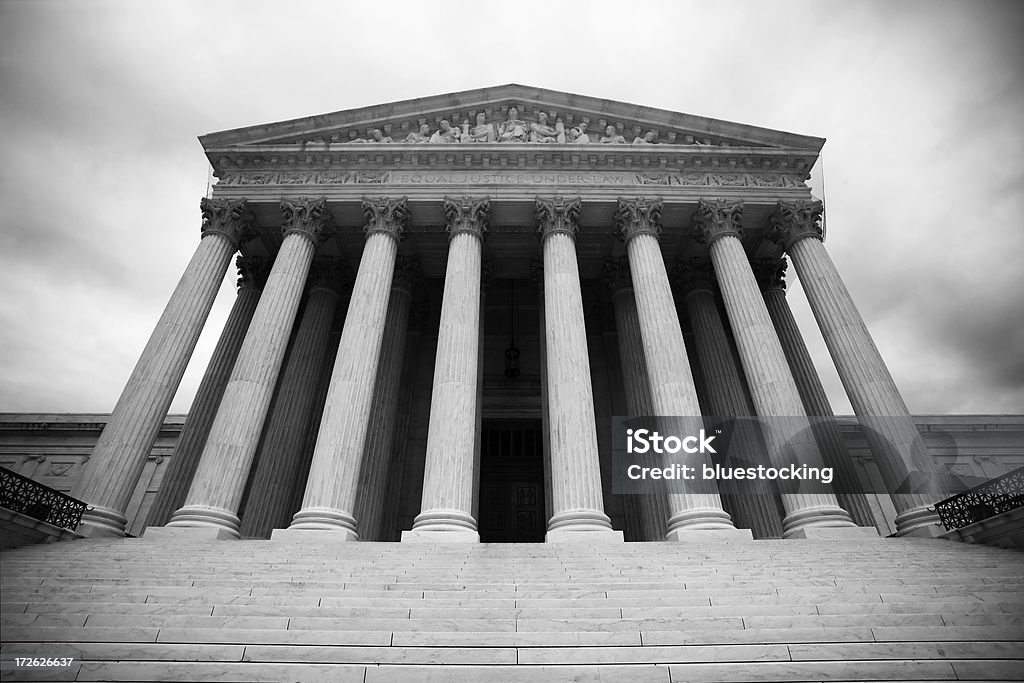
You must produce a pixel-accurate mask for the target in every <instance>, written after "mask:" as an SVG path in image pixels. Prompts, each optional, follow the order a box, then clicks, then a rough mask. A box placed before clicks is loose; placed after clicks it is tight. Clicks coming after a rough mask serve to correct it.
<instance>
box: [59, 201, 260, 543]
mask: <svg viewBox="0 0 1024 683" xmlns="http://www.w3.org/2000/svg"><path fill="white" fill-rule="evenodd" d="M200 209H201V210H202V213H203V226H202V239H201V240H200V241H199V246H198V247H197V248H196V251H195V254H194V255H193V256H192V260H191V261H189V264H188V266H187V267H186V268H185V272H184V273H183V274H182V276H181V280H180V281H179V282H178V286H177V287H176V288H175V290H174V293H173V294H172V295H171V299H170V301H169V302H168V303H167V307H166V308H165V309H164V312H163V315H161V316H160V320H159V321H158V322H157V324H156V329H154V330H153V334H152V335H151V336H150V338H149V342H148V343H147V344H146V348H145V349H144V350H143V351H142V356H141V357H140V358H139V361H138V363H136V365H135V369H134V370H133V371H132V374H131V377H129V378H128V383H127V384H126V385H125V388H124V391H123V392H122V393H121V398H119V399H118V401H117V405H116V406H115V407H114V412H113V413H112V414H111V416H110V420H109V421H108V422H107V425H106V427H104V429H103V433H102V434H100V438H99V441H98V442H97V443H96V446H95V447H94V448H93V450H92V454H91V455H90V457H89V462H88V463H87V464H86V466H85V470H84V471H83V472H82V476H81V477H80V478H79V479H78V481H77V482H76V484H75V486H74V488H72V490H71V495H72V496H74V497H75V498H77V499H79V500H81V501H84V502H85V503H87V504H88V506H89V507H88V508H87V509H86V511H85V514H84V515H83V516H82V522H81V524H80V525H79V527H78V529H77V532H78V533H79V534H81V535H83V536H124V533H125V525H126V523H127V519H126V518H125V515H124V513H125V510H126V509H127V507H128V503H129V501H130V500H131V496H132V493H133V492H134V491H135V487H136V485H137V484H138V481H139V477H140V476H141V475H142V470H143V468H144V467H145V466H146V459H147V458H148V457H149V452H150V449H152V447H153V442H154V441H155V440H156V436H157V434H158V433H159V432H160V427H161V426H163V422H164V418H166V417H167V410H168V409H169V408H170V406H171V401H172V400H173V399H174V394H175V392H177V390H178V385H179V384H180V383H181V377H182V375H184V374H185V368H186V367H187V366H188V361H189V358H191V357H192V351H194V350H195V346H196V342H198V341H199V335H200V334H201V333H202V331H203V325H205V324H206V318H207V316H209V314H210V309H211V308H212V307H213V301H214V299H215V298H216V296H217V290H218V289H220V285H221V282H223V280H224V274H225V273H226V272H227V269H228V265H229V264H230V262H231V255H232V254H234V253H235V252H236V251H237V250H238V246H239V243H240V242H241V241H242V240H243V239H246V238H247V237H248V236H249V235H250V234H251V231H252V229H253V227H254V224H253V223H254V221H253V216H252V212H251V211H249V208H248V205H247V204H246V202H245V200H214V199H206V198H204V199H202V200H200Z"/></svg>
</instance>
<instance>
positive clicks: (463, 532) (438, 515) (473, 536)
mask: <svg viewBox="0 0 1024 683" xmlns="http://www.w3.org/2000/svg"><path fill="white" fill-rule="evenodd" d="M402 542H403V543H406V542H408V543H479V542H480V532H478V531H477V530H476V520H475V519H473V516H472V515H469V514H466V513H465V512H463V511H462V510H427V511H426V512H421V513H420V514H418V515H416V519H415V520H413V523H412V530H411V531H403V532H402Z"/></svg>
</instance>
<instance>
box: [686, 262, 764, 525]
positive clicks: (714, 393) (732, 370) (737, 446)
mask: <svg viewBox="0 0 1024 683" xmlns="http://www.w3.org/2000/svg"><path fill="white" fill-rule="evenodd" d="M707 269H710V267H709V266H708V267H707V268H701V267H700V266H696V267H695V266H692V265H691V266H687V270H689V271H690V272H689V274H688V275H684V277H685V278H686V280H687V281H686V282H685V284H684V287H683V289H684V290H686V294H685V295H684V301H685V302H686V312H687V314H688V316H689V319H690V327H691V328H692V329H693V340H694V344H695V346H696V351H697V358H698V359H699V360H700V370H701V372H702V373H703V375H704V386H705V398H706V399H707V402H708V406H707V408H708V410H710V412H711V414H712V415H714V416H718V417H743V416H749V415H751V410H750V408H749V407H748V403H747V397H746V394H745V393H744V391H743V381H742V380H741V379H740V373H739V368H737V367H736V361H735V359H734V357H733V354H732V350H731V349H730V347H729V339H728V336H727V335H726V332H725V325H724V324H723V323H722V318H721V316H720V315H719V313H718V306H717V305H716V304H715V295H714V294H713V293H712V290H711V289H710V287H711V286H712V285H711V282H710V280H709V278H708V277H707V276H708V273H707V272H706V270H707ZM695 271H696V272H695ZM702 271H703V272H702ZM730 449H731V450H732V451H733V452H736V453H741V454H743V455H744V456H745V459H747V460H748V461H749V462H752V464H754V465H759V464H765V465H766V464H768V462H767V461H768V454H767V453H766V452H765V450H764V444H762V443H761V442H760V440H759V439H758V438H757V435H756V434H754V433H753V432H752V431H751V430H749V429H739V430H736V431H735V432H734V433H733V440H732V442H731V446H730ZM766 484H767V482H748V485H747V486H744V487H743V491H737V492H735V493H733V494H732V495H731V496H730V499H729V500H728V502H729V503H730V504H731V505H732V509H734V510H735V512H736V517H737V519H736V520H735V521H736V522H737V523H738V524H740V525H741V526H745V525H749V528H750V529H751V530H752V531H753V532H754V535H755V536H756V537H757V538H770V537H780V536H782V520H781V519H780V518H779V514H778V507H777V505H776V503H775V500H774V499H773V497H772V495H771V490H772V487H770V486H767V485H766ZM755 487H756V488H755Z"/></svg>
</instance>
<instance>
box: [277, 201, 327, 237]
mask: <svg viewBox="0 0 1024 683" xmlns="http://www.w3.org/2000/svg"><path fill="white" fill-rule="evenodd" d="M281 213H283V214H284V224H283V225H282V226H281V233H282V234H283V235H284V236H285V237H287V236H288V235H290V234H292V233H299V234H300V235H303V236H305V237H308V238H309V239H310V240H312V241H313V244H320V242H322V241H323V240H324V238H325V237H326V234H325V233H326V231H327V229H328V228H329V227H330V224H331V214H330V212H329V211H327V200H326V199H305V198H301V199H295V200H288V199H282V200H281Z"/></svg>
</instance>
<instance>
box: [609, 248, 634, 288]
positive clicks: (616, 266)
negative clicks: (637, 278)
mask: <svg viewBox="0 0 1024 683" xmlns="http://www.w3.org/2000/svg"><path fill="white" fill-rule="evenodd" d="M604 279H605V282H607V283H608V287H609V288H610V289H611V290H612V293H615V292H621V291H622V290H624V289H633V277H632V275H631V274H630V272H629V259H628V258H626V257H625V256H620V257H619V258H617V259H611V258H610V259H607V260H606V261H605V262H604Z"/></svg>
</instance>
